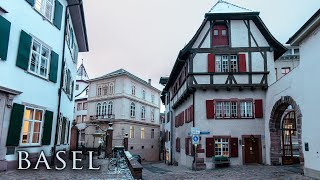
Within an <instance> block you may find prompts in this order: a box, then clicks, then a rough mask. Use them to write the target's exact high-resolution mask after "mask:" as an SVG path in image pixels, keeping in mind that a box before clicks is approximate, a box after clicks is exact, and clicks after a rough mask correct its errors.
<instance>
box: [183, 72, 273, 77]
mask: <svg viewBox="0 0 320 180" xmlns="http://www.w3.org/2000/svg"><path fill="white" fill-rule="evenodd" d="M269 73H270V72H269V71H267V72H264V71H255V72H195V73H190V74H189V75H190V76H194V75H203V76H204V75H229V74H232V75H248V74H262V75H263V74H269Z"/></svg>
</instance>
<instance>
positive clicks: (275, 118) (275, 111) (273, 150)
mask: <svg viewBox="0 0 320 180" xmlns="http://www.w3.org/2000/svg"><path fill="white" fill-rule="evenodd" d="M289 105H291V106H292V109H293V110H294V111H295V113H296V119H297V121H296V126H297V133H298V143H299V159H300V166H301V168H302V169H303V167H304V156H303V150H302V140H301V133H302V131H301V119H302V114H301V110H300V107H299V105H298V104H297V103H296V102H295V101H294V99H293V98H292V97H291V96H282V97H281V99H279V100H278V101H277V102H276V103H275V104H274V106H273V108H272V111H271V116H270V121H269V130H270V142H271V143H270V159H271V164H272V165H281V161H280V160H281V158H282V151H281V133H282V131H281V130H280V128H281V118H282V115H283V114H284V112H285V110H286V109H287V107H288V106H289Z"/></svg>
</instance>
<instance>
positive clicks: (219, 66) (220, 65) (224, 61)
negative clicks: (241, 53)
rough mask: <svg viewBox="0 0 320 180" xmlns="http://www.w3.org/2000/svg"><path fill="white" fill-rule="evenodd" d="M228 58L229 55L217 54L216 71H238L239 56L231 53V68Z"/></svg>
mask: <svg viewBox="0 0 320 180" xmlns="http://www.w3.org/2000/svg"><path fill="white" fill-rule="evenodd" d="M228 58H229V56H228V55H216V57H215V59H216V72H238V69H239V68H238V56H237V55H230V69H229V60H228Z"/></svg>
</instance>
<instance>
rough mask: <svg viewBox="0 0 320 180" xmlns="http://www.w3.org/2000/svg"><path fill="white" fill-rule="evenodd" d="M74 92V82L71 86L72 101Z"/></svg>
mask: <svg viewBox="0 0 320 180" xmlns="http://www.w3.org/2000/svg"><path fill="white" fill-rule="evenodd" d="M73 90H74V81H72V84H71V101H72V99H73Z"/></svg>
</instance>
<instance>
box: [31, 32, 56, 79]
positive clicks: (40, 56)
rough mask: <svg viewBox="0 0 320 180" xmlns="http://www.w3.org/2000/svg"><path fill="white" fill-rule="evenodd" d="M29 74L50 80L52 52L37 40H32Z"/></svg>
mask: <svg viewBox="0 0 320 180" xmlns="http://www.w3.org/2000/svg"><path fill="white" fill-rule="evenodd" d="M31 47H32V49H31V56H30V61H29V62H30V63H29V72H31V73H33V74H36V75H38V76H40V77H43V78H46V79H48V76H49V71H48V69H49V65H50V54H51V50H50V49H49V47H47V46H46V45H44V44H42V43H40V41H38V40H36V39H34V38H33V39H32V45H31Z"/></svg>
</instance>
